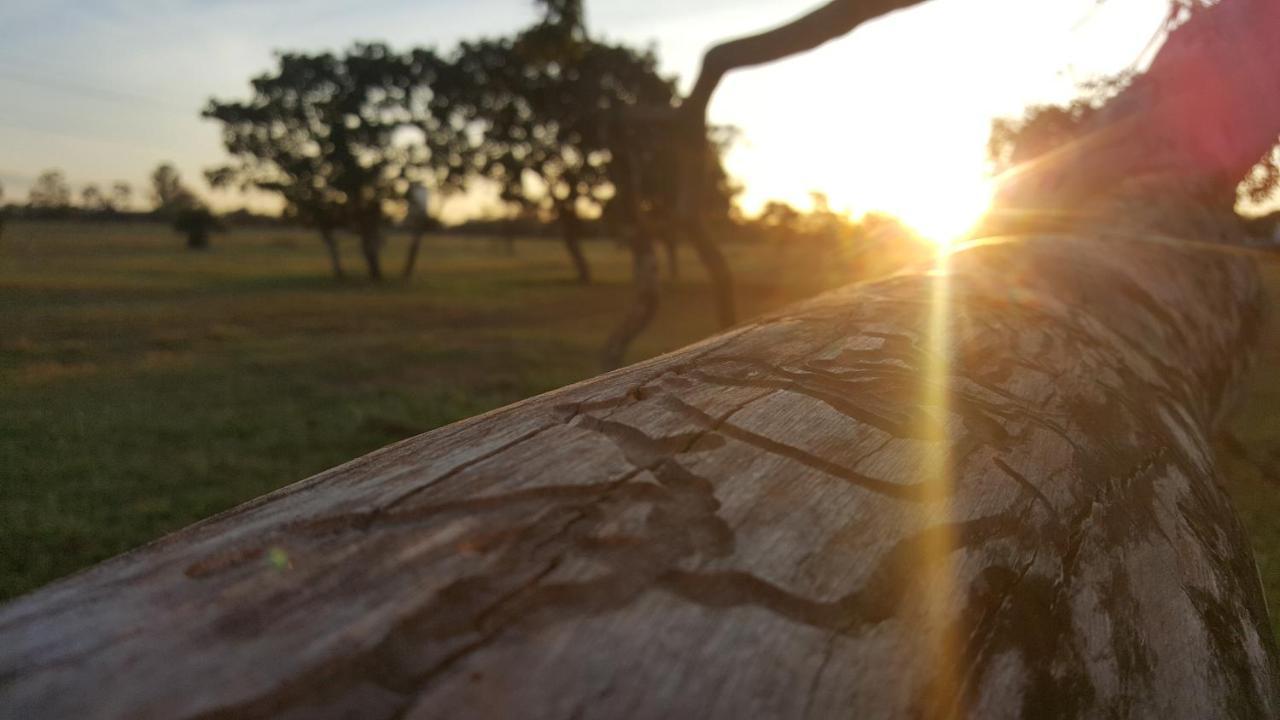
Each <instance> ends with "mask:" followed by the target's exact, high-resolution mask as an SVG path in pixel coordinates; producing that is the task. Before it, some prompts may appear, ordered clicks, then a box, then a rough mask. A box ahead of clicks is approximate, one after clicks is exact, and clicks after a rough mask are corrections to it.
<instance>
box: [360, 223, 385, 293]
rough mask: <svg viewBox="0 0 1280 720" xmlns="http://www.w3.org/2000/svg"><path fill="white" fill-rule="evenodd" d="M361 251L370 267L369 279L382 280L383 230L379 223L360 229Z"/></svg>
mask: <svg viewBox="0 0 1280 720" xmlns="http://www.w3.org/2000/svg"><path fill="white" fill-rule="evenodd" d="M360 252H361V253H362V254H363V255H364V261H365V264H366V265H367V266H368V268H369V279H370V280H373V281H374V282H379V281H381V280H382V231H381V228H379V227H378V226H377V225H372V226H366V227H362V228H361V229H360Z"/></svg>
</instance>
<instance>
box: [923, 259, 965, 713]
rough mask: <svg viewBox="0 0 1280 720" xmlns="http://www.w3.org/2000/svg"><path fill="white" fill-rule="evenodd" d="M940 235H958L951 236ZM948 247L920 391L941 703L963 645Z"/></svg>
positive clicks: (938, 273) (935, 283)
mask: <svg viewBox="0 0 1280 720" xmlns="http://www.w3.org/2000/svg"><path fill="white" fill-rule="evenodd" d="M936 237H958V236H953V235H950V234H944V235H938V236H936ZM949 245H950V243H945V244H944V243H941V242H939V243H938V244H937V253H936V256H935V258H936V259H935V261H934V267H933V271H932V272H931V273H929V275H928V281H929V283H930V284H931V287H930V302H929V318H928V328H927V333H928V336H927V337H926V338H925V347H926V357H927V360H926V366H925V367H924V368H923V369H924V373H923V378H922V380H923V387H922V388H921V404H922V405H923V408H924V412H923V413H921V418H922V420H921V422H922V423H923V424H924V427H923V428H922V431H923V432H922V435H923V437H924V440H925V445H924V447H925V451H924V452H925V457H924V462H923V467H922V471H923V473H922V474H923V478H922V479H923V481H924V485H925V493H926V498H927V506H928V507H929V508H930V511H929V519H928V520H927V522H930V523H931V525H932V527H931V531H930V532H929V533H928V534H927V536H926V537H927V540H926V542H925V543H924V546H923V547H922V550H921V551H922V552H923V553H924V555H925V557H924V558H922V560H923V563H922V567H925V568H928V576H929V577H927V578H926V582H927V587H928V591H927V595H926V599H925V603H926V605H925V608H924V609H925V613H926V617H927V622H928V628H929V630H928V632H927V633H926V637H927V638H928V642H929V644H930V647H928V648H927V649H928V652H929V654H930V656H931V657H932V658H933V659H934V664H935V667H934V678H935V686H934V687H935V690H936V696H935V697H937V698H938V699H939V700H941V701H942V702H947V701H948V699H954V698H956V697H958V695H957V693H958V692H959V678H958V677H957V674H956V673H957V668H958V665H959V659H960V658H959V654H958V653H959V649H958V648H959V644H958V638H957V637H956V631H955V628H954V624H953V619H952V613H953V611H954V606H953V598H954V588H955V567H954V558H955V551H956V548H957V538H956V537H955V533H954V531H953V530H951V528H952V524H951V522H952V512H951V510H952V509H951V497H952V490H953V477H952V458H951V437H950V433H949V430H948V421H949V418H950V414H951V407H950V397H951V382H950V381H951V354H952V353H951V330H950V329H951V325H952V322H951V321H952V312H953V308H952V295H951V292H952V288H951V282H952V277H951V274H950V266H951V262H952V259H953V258H952V256H951V253H950V252H949Z"/></svg>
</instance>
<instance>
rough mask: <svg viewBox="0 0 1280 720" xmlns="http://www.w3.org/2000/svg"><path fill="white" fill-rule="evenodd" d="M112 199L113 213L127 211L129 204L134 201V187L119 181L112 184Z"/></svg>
mask: <svg viewBox="0 0 1280 720" xmlns="http://www.w3.org/2000/svg"><path fill="white" fill-rule="evenodd" d="M110 198H111V200H110V203H111V209H112V210H113V211H115V212H125V211H127V210H128V209H129V204H130V203H131V202H132V201H133V186H132V185H130V184H129V183H127V182H125V181H123V180H117V181H116V182H114V183H112V184H111V193H110Z"/></svg>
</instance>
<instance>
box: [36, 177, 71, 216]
mask: <svg viewBox="0 0 1280 720" xmlns="http://www.w3.org/2000/svg"><path fill="white" fill-rule="evenodd" d="M27 205H28V206H29V207H31V208H32V209H35V210H62V209H65V208H68V207H70V206H71V185H70V184H68V183H67V176H66V175H64V174H63V172H62V171H61V170H45V171H44V172H42V173H40V176H39V177H37V178H36V181H35V184H33V185H32V186H31V190H30V191H29V192H28V193H27Z"/></svg>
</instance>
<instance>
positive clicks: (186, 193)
mask: <svg viewBox="0 0 1280 720" xmlns="http://www.w3.org/2000/svg"><path fill="white" fill-rule="evenodd" d="M151 201H152V203H153V204H154V205H155V213H156V214H157V215H159V216H161V217H166V218H176V217H177V215H178V213H179V212H180V211H182V210H187V209H190V208H192V207H194V206H195V205H197V204H198V203H197V201H196V197H195V195H194V194H193V193H192V192H191V191H190V190H188V189H187V188H186V186H184V185H183V184H182V176H181V175H180V174H179V173H178V169H177V168H175V167H174V166H173V165H172V164H170V163H161V164H160V165H158V166H157V167H156V169H155V170H153V171H152V173H151Z"/></svg>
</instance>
